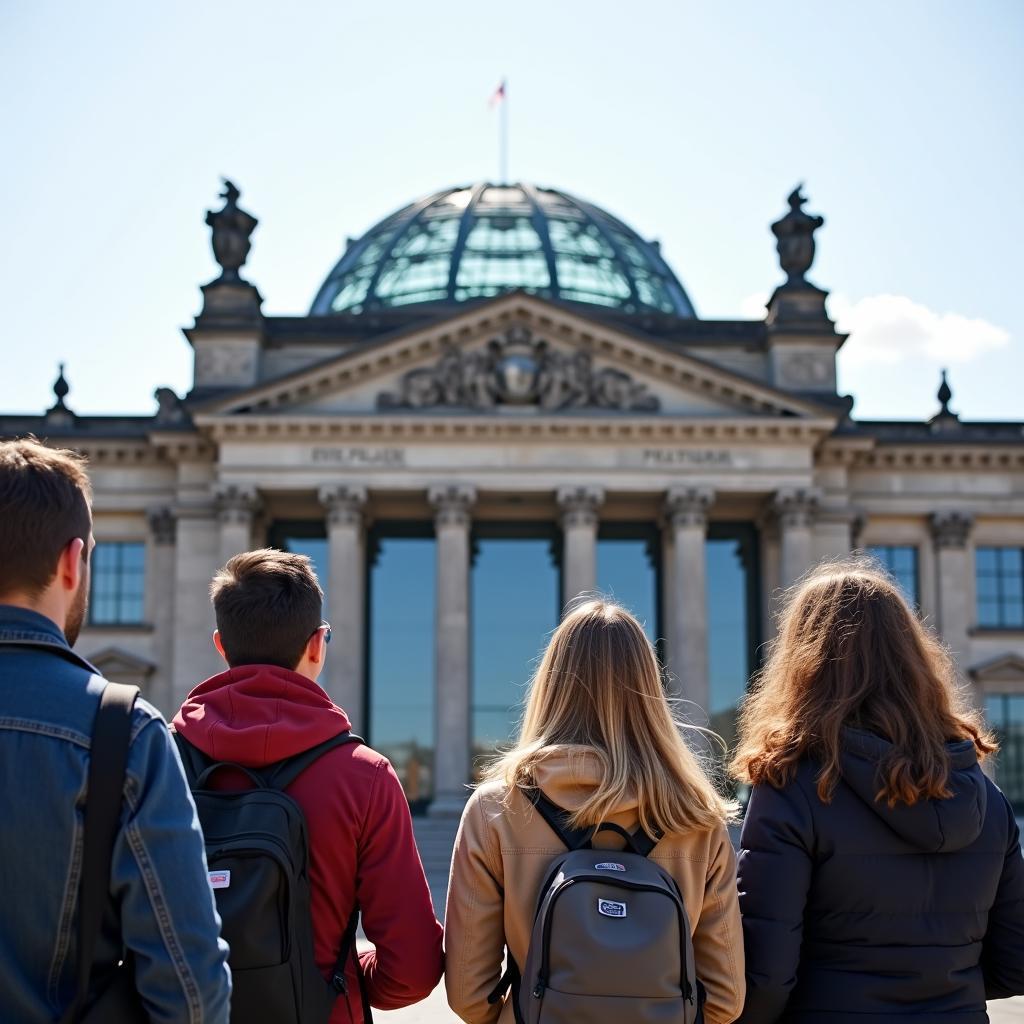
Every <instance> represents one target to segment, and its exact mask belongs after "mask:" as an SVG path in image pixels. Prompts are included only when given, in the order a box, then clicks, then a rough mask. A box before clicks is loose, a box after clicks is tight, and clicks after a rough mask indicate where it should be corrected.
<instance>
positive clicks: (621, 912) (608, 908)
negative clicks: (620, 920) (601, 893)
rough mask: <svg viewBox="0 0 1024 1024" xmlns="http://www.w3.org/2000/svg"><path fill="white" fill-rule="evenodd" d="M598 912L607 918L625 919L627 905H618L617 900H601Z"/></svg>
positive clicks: (598, 902)
mask: <svg viewBox="0 0 1024 1024" xmlns="http://www.w3.org/2000/svg"><path fill="white" fill-rule="evenodd" d="M597 912H598V913H599V914H603V915H604V916H605V917H625V916H626V904H625V903H617V902H616V901H615V900H601V899H599V900H598V901H597Z"/></svg>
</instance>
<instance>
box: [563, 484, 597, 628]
mask: <svg viewBox="0 0 1024 1024" xmlns="http://www.w3.org/2000/svg"><path fill="white" fill-rule="evenodd" d="M557 497H558V507H559V509H560V510H561V521H562V607H563V609H564V608H566V607H567V606H568V605H569V603H570V602H571V601H572V600H573V599H574V598H576V597H577V596H578V595H580V594H584V593H589V592H590V591H592V590H594V588H595V587H596V586H597V524H598V518H599V516H598V510H599V509H600V507H601V504H602V503H603V502H604V491H603V490H602V489H601V488H600V487H563V488H562V489H561V490H559V492H558V496H557Z"/></svg>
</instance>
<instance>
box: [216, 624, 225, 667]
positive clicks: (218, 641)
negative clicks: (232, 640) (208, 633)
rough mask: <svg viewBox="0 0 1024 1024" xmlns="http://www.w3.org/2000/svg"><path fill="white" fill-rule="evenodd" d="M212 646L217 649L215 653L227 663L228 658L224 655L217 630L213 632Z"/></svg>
mask: <svg viewBox="0 0 1024 1024" xmlns="http://www.w3.org/2000/svg"><path fill="white" fill-rule="evenodd" d="M213 646H214V647H216V648H217V653H218V654H219V655H220V656H221V657H222V658H223V659H224V661H225V662H227V660H228V656H227V655H226V654H225V653H224V643H223V641H222V640H221V638H220V630H219V629H215V630H214V631H213Z"/></svg>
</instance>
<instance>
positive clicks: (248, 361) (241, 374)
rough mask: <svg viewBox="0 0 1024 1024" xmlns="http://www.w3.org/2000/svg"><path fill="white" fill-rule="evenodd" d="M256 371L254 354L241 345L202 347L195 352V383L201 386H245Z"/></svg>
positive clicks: (251, 350)
mask: <svg viewBox="0 0 1024 1024" xmlns="http://www.w3.org/2000/svg"><path fill="white" fill-rule="evenodd" d="M255 370H256V353H255V352H254V351H253V349H252V347H251V346H249V345H248V344H246V345H245V346H241V345H230V344H220V345H204V346H203V347H202V348H199V349H197V351H196V381H197V382H201V383H203V384H247V383H249V382H250V381H251V380H252V379H253V377H254V375H255Z"/></svg>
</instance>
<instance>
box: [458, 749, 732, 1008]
mask: <svg viewBox="0 0 1024 1024" xmlns="http://www.w3.org/2000/svg"><path fill="white" fill-rule="evenodd" d="M537 783H538V785H539V786H540V788H541V790H543V792H544V794H545V795H546V796H547V797H548V798H549V799H550V800H552V801H554V802H555V803H556V804H558V805H559V806H560V807H564V808H566V809H567V810H574V809H575V808H577V807H579V806H580V805H581V803H582V802H583V800H584V798H585V796H586V795H587V794H588V793H591V792H593V789H594V787H595V786H596V785H597V784H598V766H597V761H596V759H595V758H593V756H592V755H588V754H587V753H586V752H585V751H583V750H582V748H568V747H565V748H561V749H559V750H558V751H557V752H555V753H553V754H552V755H551V756H549V757H547V758H545V759H544V761H543V762H542V763H541V765H540V766H539V768H538V772H537ZM504 797H505V787H504V786H503V785H501V784H500V783H488V784H486V785H484V786H482V787H481V788H479V789H478V790H476V792H475V793H474V794H473V795H472V796H471V797H470V799H469V803H468V804H467V805H466V810H465V812H464V813H463V815H462V824H461V825H460V826H459V834H458V838H457V839H456V841H455V852H454V854H453V857H452V872H451V880H450V883H449V886H448V909H447V911H446V917H445V949H446V966H445V987H446V988H447V990H448V1004H449V1005H450V1006H451V1008H452V1009H453V1010H454V1011H455V1012H456V1013H457V1014H458V1015H459V1016H460V1017H461V1018H462V1019H463V1020H464V1021H467V1024H495V1022H497V1021H499V1020H500V1021H501V1024H508V1022H511V1021H512V1020H513V1013H512V1004H511V1002H510V1001H508V1000H506V1002H505V1004H504V1006H501V1005H496V1006H491V1005H489V1004H488V1002H487V996H488V994H489V993H490V992H491V991H492V990H493V989H494V987H495V985H497V983H498V979H499V978H500V976H501V971H502V957H503V956H504V952H505V945H506V942H507V944H508V949H509V952H510V953H511V955H512V957H513V959H514V960H515V961H516V963H518V964H523V963H524V962H525V961H526V951H527V948H528V946H529V941H530V929H531V926H532V922H533V915H534V911H535V909H536V903H537V896H538V894H539V889H540V886H541V884H542V883H543V881H544V877H545V875H546V874H547V872H548V868H549V865H550V864H551V861H552V860H553V858H555V857H556V856H558V855H559V854H561V853H564V852H565V847H564V846H562V845H561V844H560V843H559V841H558V840H557V839H556V838H555V835H554V833H553V832H552V831H551V829H550V828H548V826H547V824H546V823H545V822H544V819H543V818H541V817H540V815H539V814H537V812H536V810H535V809H534V807H533V805H532V804H531V803H530V802H529V800H527V799H526V798H525V797H524V796H523V795H522V794H521V793H519V792H515V793H513V794H512V795H511V797H510V798H509V801H508V805H507V806H506V804H505V802H504ZM611 820H612V821H613V822H615V824H617V825H622V826H624V827H625V828H628V829H633V828H635V827H636V824H637V820H638V819H637V812H636V802H635V801H629V802H626V803H624V804H623V806H622V807H621V808H620V809H619V810H618V812H617V813H616V814H615V815H614V816H613V817H612V818H611ZM597 844H600V845H601V846H607V847H615V846H621V845H622V840H621V839H620V838H619V837H617V836H615V835H614V834H608V835H607V836H605V835H602V836H599V837H598V839H597V840H595V845H597ZM651 858H652V859H653V860H656V861H657V862H658V863H659V864H661V866H662V867H663V868H665V870H666V871H667V872H668V873H669V874H670V875H671V876H672V877H673V878H674V879H675V880H676V882H677V883H678V884H679V887H680V890H681V891H682V894H683V902H684V903H685V905H686V911H687V913H688V915H689V917H690V926H691V928H692V929H693V945H694V952H695V955H696V961H697V977H698V978H699V979H700V980H701V981H702V982H703V983H704V985H705V987H706V988H707V1003H706V1004H705V1008H704V1015H705V1019H706V1020H707V1022H708V1024H729V1022H730V1021H733V1020H735V1018H736V1017H738V1016H739V1013H740V1010H741V1009H742V1007H743V996H744V981H743V933H742V929H741V926H740V911H739V901H738V899H737V895H736V861H735V856H734V854H733V849H732V844H731V843H730V842H729V836H728V833H727V832H726V830H725V828H724V827H720V828H718V829H716V830H714V831H713V832H695V833H692V834H690V835H679V836H666V837H665V838H664V839H662V840H661V842H660V843H658V845H657V847H656V848H655V850H654V852H653V853H652V854H651ZM506 896H507V897H508V898H507V899H506Z"/></svg>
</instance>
